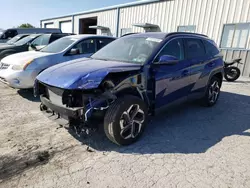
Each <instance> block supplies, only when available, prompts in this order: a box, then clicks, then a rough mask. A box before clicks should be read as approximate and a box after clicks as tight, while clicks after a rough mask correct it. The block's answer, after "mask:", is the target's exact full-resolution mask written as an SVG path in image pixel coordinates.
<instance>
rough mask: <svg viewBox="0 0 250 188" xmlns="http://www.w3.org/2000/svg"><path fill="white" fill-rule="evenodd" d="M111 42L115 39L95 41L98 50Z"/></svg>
mask: <svg viewBox="0 0 250 188" xmlns="http://www.w3.org/2000/svg"><path fill="white" fill-rule="evenodd" d="M113 40H115V39H107V38H103V39H97V41H98V50H99V49H101V48H103V47H104V46H106V45H107V44H108V43H110V42H112V41H113Z"/></svg>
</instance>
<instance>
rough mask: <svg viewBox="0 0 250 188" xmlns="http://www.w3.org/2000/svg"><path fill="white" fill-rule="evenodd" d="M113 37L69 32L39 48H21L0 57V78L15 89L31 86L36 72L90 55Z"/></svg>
mask: <svg viewBox="0 0 250 188" xmlns="http://www.w3.org/2000/svg"><path fill="white" fill-rule="evenodd" d="M113 40H115V38H114V37H108V36H97V35H72V36H67V37H63V38H61V39H58V40H56V41H55V42H53V43H51V44H49V45H48V46H46V47H45V48H43V49H42V50H40V51H30V52H22V53H17V54H14V55H10V56H8V57H5V58H4V59H2V60H1V63H0V81H2V82H4V83H6V84H7V85H9V86H10V87H13V88H18V89H26V88H32V87H33V85H34V81H35V78H36V76H37V75H38V74H39V73H40V72H42V71H43V70H45V69H46V68H48V67H51V66H53V65H56V64H59V63H63V62H66V61H70V60H74V59H78V58H84V57H90V56H91V55H92V54H93V53H95V52H96V51H98V50H99V49H100V48H102V47H103V46H105V45H106V44H108V43H110V42H112V41H113Z"/></svg>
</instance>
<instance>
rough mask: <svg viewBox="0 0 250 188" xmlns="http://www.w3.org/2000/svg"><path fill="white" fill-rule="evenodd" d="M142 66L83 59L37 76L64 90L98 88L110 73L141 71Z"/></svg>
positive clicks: (56, 66)
mask: <svg viewBox="0 0 250 188" xmlns="http://www.w3.org/2000/svg"><path fill="white" fill-rule="evenodd" d="M140 68H141V65H139V64H134V63H124V62H117V61H103V60H96V59H87V58H82V59H78V60H74V61H69V62H66V63H61V64H58V65H55V66H53V67H50V68H48V69H46V70H45V71H43V72H42V73H41V74H39V75H38V76H37V80H38V81H40V82H42V83H45V84H47V85H50V86H54V87H58V88H64V89H93V88H97V87H98V86H99V84H100V83H101V82H102V80H103V79H104V78H105V76H106V75H107V74H108V73H110V72H124V71H131V70H139V69H140Z"/></svg>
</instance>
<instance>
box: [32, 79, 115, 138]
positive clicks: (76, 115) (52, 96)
mask: <svg viewBox="0 0 250 188" xmlns="http://www.w3.org/2000/svg"><path fill="white" fill-rule="evenodd" d="M105 84H108V86H106V90H105V91H103V90H102V89H99V88H97V89H89V90H79V89H73V90H69V89H61V88H57V87H53V86H49V85H46V84H44V83H41V82H39V81H36V83H35V87H34V94H35V96H40V100H41V105H40V110H41V111H43V112H46V113H51V115H52V116H53V115H55V116H58V118H63V119H66V120H68V121H69V125H70V126H73V127H74V129H75V130H76V132H77V133H78V134H80V133H81V132H85V131H89V129H97V128H98V127H97V126H98V125H99V123H100V121H101V120H102V118H103V116H104V113H105V110H106V109H107V108H108V107H109V106H110V104H112V102H113V101H114V100H116V96H115V95H114V94H113V93H112V91H111V89H109V87H112V84H111V83H108V82H107V83H105Z"/></svg>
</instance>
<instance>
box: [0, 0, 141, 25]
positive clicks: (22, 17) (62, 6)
mask: <svg viewBox="0 0 250 188" xmlns="http://www.w3.org/2000/svg"><path fill="white" fill-rule="evenodd" d="M133 1H136V0H3V1H1V19H0V28H4V29H7V28H12V27H16V26H18V25H21V24H22V23H30V24H32V25H34V26H37V27H39V26H40V20H41V19H44V18H50V17H54V16H62V15H65V14H71V13H74V12H81V11H85V10H90V9H95V8H102V7H106V6H111V5H117V4H122V3H127V2H133Z"/></svg>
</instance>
